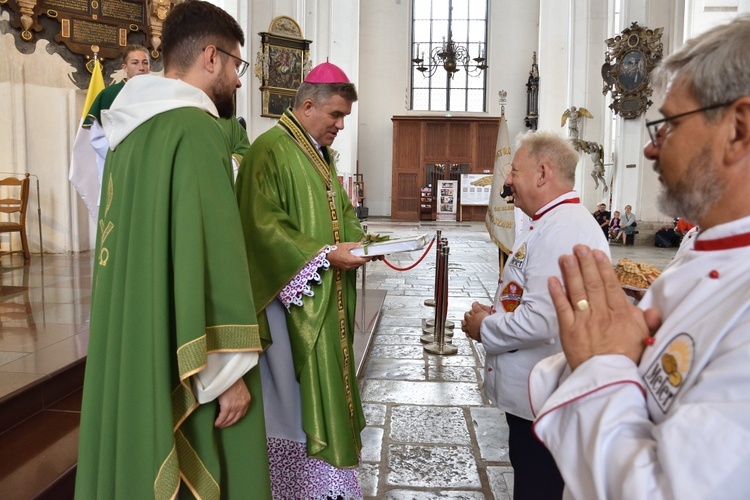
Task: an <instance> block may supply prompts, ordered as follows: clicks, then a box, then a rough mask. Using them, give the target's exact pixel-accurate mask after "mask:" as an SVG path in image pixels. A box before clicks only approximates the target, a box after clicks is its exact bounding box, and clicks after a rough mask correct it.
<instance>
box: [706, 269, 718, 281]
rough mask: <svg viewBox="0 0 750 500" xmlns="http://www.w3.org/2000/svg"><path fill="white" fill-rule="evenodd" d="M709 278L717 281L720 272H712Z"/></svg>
mask: <svg viewBox="0 0 750 500" xmlns="http://www.w3.org/2000/svg"><path fill="white" fill-rule="evenodd" d="M708 277H709V278H711V279H716V278H718V277H719V271H717V270H716V269H714V270H712V271H711V272H710V273H708Z"/></svg>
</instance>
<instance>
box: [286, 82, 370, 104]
mask: <svg viewBox="0 0 750 500" xmlns="http://www.w3.org/2000/svg"><path fill="white" fill-rule="evenodd" d="M334 95H340V96H341V97H342V98H344V99H345V100H346V101H348V102H356V100H357V89H356V88H355V87H354V84H353V83H307V82H302V83H301V84H300V86H299V88H298V89H297V95H296V97H295V98H294V109H299V108H301V107H302V104H304V102H305V101H306V100H307V99H310V100H312V102H313V104H315V105H316V106H320V105H321V104H323V103H324V102H325V101H327V100H328V99H330V98H331V97H332V96H334Z"/></svg>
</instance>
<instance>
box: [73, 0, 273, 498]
mask: <svg viewBox="0 0 750 500" xmlns="http://www.w3.org/2000/svg"><path fill="white" fill-rule="evenodd" d="M243 43H244V34H243V32H242V29H241V28H240V26H239V25H238V24H237V22H236V21H235V20H234V19H232V18H231V17H230V16H229V15H228V14H227V13H226V12H224V11H223V10H221V9H219V8H218V7H215V6H214V5H212V4H210V3H208V2H199V1H189V2H183V3H180V4H178V5H176V6H175V7H174V8H173V9H172V10H171V12H170V13H169V15H168V16H167V18H166V20H165V22H164V31H163V35H162V55H163V57H164V68H165V77H166V78H160V77H155V76H150V75H143V76H140V77H138V78H135V79H133V80H132V81H131V82H129V83H128V84H127V85H125V87H124V88H123V90H122V91H121V92H120V95H119V96H118V98H117V99H116V100H115V102H114V103H113V105H112V107H111V108H110V109H109V110H107V111H103V112H102V122H103V127H104V132H105V134H106V136H107V139H108V140H109V143H110V145H111V147H112V150H111V151H110V152H109V154H108V155H107V161H106V164H105V167H104V184H103V185H104V189H103V190H102V198H101V208H100V210H99V217H98V226H99V232H98V234H97V245H96V251H95V254H94V266H95V269H94V284H93V289H92V299H91V322H90V332H89V348H88V358H87V361H86V377H85V382H84V389H83V407H82V412H81V437H80V446H79V457H78V458H79V462H78V472H77V474H76V495H77V497H78V498H87V499H88V498H123V499H124V498H175V497H179V498H192V497H197V498H249V497H252V498H270V497H271V493H270V480H269V466H268V455H267V451H266V437H265V433H264V420H263V404H262V395H261V383H260V369H259V367H258V366H257V362H258V357H259V353H260V352H261V350H262V348H263V347H264V345H263V341H264V339H263V333H262V332H260V331H259V329H258V325H257V318H256V314H255V308H254V306H253V299H252V293H251V288H250V274H249V271H248V266H247V259H246V256H245V244H244V241H243V239H242V226H241V223H240V218H239V212H238V210H237V204H236V202H235V198H234V193H233V187H232V171H231V163H230V144H229V140H228V138H227V137H226V135H225V134H224V132H223V131H222V129H221V128H220V126H219V125H218V123H217V117H218V116H223V117H229V116H231V115H232V112H233V99H234V92H235V90H236V89H237V88H238V87H239V86H240V80H239V78H238V73H239V72H241V71H242V68H243V66H244V65H243V64H242V60H241V59H240V58H239V54H240V46H241V45H242V44H243ZM265 340H268V339H265ZM266 345H267V343H266Z"/></svg>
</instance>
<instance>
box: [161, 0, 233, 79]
mask: <svg viewBox="0 0 750 500" xmlns="http://www.w3.org/2000/svg"><path fill="white" fill-rule="evenodd" d="M237 42H239V44H240V45H245V34H244V33H243V31H242V28H240V25H239V24H238V23H237V21H235V20H234V18H233V17H232V16H230V15H229V14H227V13H226V12H225V11H223V10H222V9H220V8H219V7H216V6H215V5H213V4H210V3H208V2H203V1H199V0H186V1H185V2H182V3H179V4H177V5H175V6H174V7H172V10H170V11H169V14H168V15H167V18H166V19H165V20H164V27H163V30H162V36H161V47H162V49H161V50H162V55H163V56H164V69H165V70H176V71H177V72H183V71H187V70H188V69H190V67H191V66H192V65H193V63H194V62H195V58H196V57H197V55H198V53H199V52H201V51H202V50H203V49H205V48H206V46H207V45H216V46H217V47H220V48H222V49H224V50H226V51H227V52H229V51H231V50H232V49H233V48H234V47H233V44H234V43H237Z"/></svg>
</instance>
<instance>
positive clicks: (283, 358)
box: [237, 62, 369, 498]
mask: <svg viewBox="0 0 750 500" xmlns="http://www.w3.org/2000/svg"><path fill="white" fill-rule="evenodd" d="M356 100H357V91H356V89H355V87H354V84H353V83H351V82H350V81H349V78H348V77H347V76H346V74H345V73H344V72H343V71H342V70H341V68H339V67H338V66H335V65H333V64H331V63H327V62H326V63H322V64H320V65H318V66H316V67H315V68H313V70H312V71H310V73H309V74H308V75H307V78H305V80H304V82H302V84H301V85H300V86H299V88H298V89H297V95H296V98H295V102H294V108H290V109H287V110H286V111H285V112H284V114H283V115H282V117H281V119H280V120H279V122H278V123H277V125H276V126H275V127H273V128H272V129H270V130H268V131H267V132H265V133H263V134H262V135H261V136H260V137H258V138H257V139H256V140H255V142H253V145H252V146H251V148H250V151H249V152H248V154H247V155H246V156H245V159H244V160H243V162H242V166H241V168H240V174H239V177H238V178H237V196H238V200H239V205H240V215H241V217H242V223H243V227H244V230H245V242H246V244H247V258H248V261H249V264H250V273H251V275H252V277H253V297H254V298H255V303H256V304H257V305H258V310H259V319H260V321H259V323H260V326H261V328H262V329H263V331H267V332H269V333H270V335H271V336H272V338H273V345H271V347H269V348H268V350H267V351H266V352H265V353H264V355H263V359H262V360H261V370H262V375H263V403H264V406H265V411H266V432H267V434H268V454H269V459H270V462H271V481H272V484H271V486H272V489H273V496H274V498H326V497H328V498H337V497H338V498H358V497H361V496H362V493H361V491H360V488H359V483H358V481H357V475H356V469H355V468H356V467H357V466H358V464H359V454H360V452H361V450H362V440H361V438H360V432H361V431H362V429H363V428H364V426H365V420H364V415H363V412H362V404H361V402H360V397H359V390H358V385H357V378H356V374H355V367H354V354H353V352H352V340H353V335H354V304H355V300H356V289H355V278H356V268H357V267H359V266H361V265H362V264H363V263H365V262H367V261H368V260H369V259H368V258H365V257H358V256H355V255H353V254H352V253H351V252H350V250H351V249H352V248H354V247H358V246H360V244H359V243H357V242H359V241H360V239H361V238H362V236H363V232H362V228H361V226H360V224H359V219H357V216H356V214H355V213H354V207H352V204H351V202H350V201H349V197H348V196H347V195H346V192H345V191H344V189H343V188H342V187H341V184H340V183H339V181H338V176H337V173H336V165H335V163H334V155H333V154H332V150H331V148H330V146H331V144H333V141H334V139H335V138H336V136H337V134H338V133H339V131H341V130H342V129H343V128H344V119H345V117H346V116H347V115H349V114H350V113H351V109H352V103H354V102H355V101H356Z"/></svg>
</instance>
